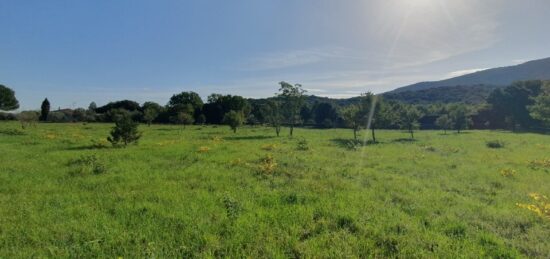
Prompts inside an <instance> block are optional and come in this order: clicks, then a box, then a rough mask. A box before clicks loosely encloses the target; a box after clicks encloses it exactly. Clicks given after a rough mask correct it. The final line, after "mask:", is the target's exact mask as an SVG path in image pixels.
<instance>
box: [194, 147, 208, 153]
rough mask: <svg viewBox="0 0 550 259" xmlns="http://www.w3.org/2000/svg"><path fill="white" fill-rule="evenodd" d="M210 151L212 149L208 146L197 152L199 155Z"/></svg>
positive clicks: (200, 148)
mask: <svg viewBox="0 0 550 259" xmlns="http://www.w3.org/2000/svg"><path fill="white" fill-rule="evenodd" d="M208 151H210V148H209V147H206V146H202V147H199V149H198V150H197V152H199V153H206V152H208Z"/></svg>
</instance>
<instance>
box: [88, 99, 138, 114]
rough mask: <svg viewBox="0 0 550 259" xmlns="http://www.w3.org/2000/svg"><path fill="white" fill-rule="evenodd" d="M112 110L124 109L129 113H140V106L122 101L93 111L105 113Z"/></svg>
mask: <svg viewBox="0 0 550 259" xmlns="http://www.w3.org/2000/svg"><path fill="white" fill-rule="evenodd" d="M113 109H124V110H127V111H130V112H131V111H140V110H141V106H140V105H139V103H137V102H134V101H130V100H122V101H116V102H110V103H108V104H106V105H104V106H101V107H99V108H96V109H95V111H96V112H97V113H107V112H109V111H111V110H113Z"/></svg>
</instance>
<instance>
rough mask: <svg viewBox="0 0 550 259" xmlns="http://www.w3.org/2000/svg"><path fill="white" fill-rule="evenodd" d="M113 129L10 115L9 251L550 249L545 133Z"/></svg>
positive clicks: (4, 219) (4, 158) (1, 172)
mask: <svg viewBox="0 0 550 259" xmlns="http://www.w3.org/2000/svg"><path fill="white" fill-rule="evenodd" d="M110 127H111V125H110V124H87V125H83V124H39V125H37V126H36V127H32V128H29V129H27V130H24V131H23V130H20V126H19V124H17V123H15V122H10V123H0V158H1V163H0V258H14V257H31V256H35V257H110V258H112V257H117V256H122V257H127V258H135V257H153V256H156V257H175V256H179V257H185V258H189V257H222V256H231V257H251V258H258V257H390V256H397V257H447V258H454V257H475V258H477V257H480V256H482V257H483V256H491V257H504V258H506V257H541V258H548V257H550V238H549V235H550V217H547V216H546V215H544V214H542V215H539V214H537V213H536V212H534V211H531V210H529V209H526V208H523V207H521V206H518V205H517V203H520V204H527V205H528V204H539V202H541V200H544V198H543V197H539V201H535V200H534V199H533V198H531V197H530V196H529V194H530V193H538V194H541V195H546V196H550V162H549V160H547V159H550V136H548V135H539V134H529V133H525V134H516V133H510V132H503V131H501V132H499V131H468V132H465V133H464V134H460V135H457V134H454V133H453V134H448V135H443V133H442V132H439V131H420V132H417V133H416V134H415V137H416V139H417V140H416V141H405V140H404V139H403V138H407V137H408V134H407V133H404V132H401V131H379V132H378V133H377V138H378V139H379V140H380V143H378V144H375V145H368V146H364V147H361V146H359V145H358V146H353V145H349V144H348V141H349V140H350V139H351V137H352V131H351V130H345V129H330V130H317V129H295V132H294V134H295V136H294V138H288V137H286V134H288V132H287V130H286V129H284V130H283V132H282V134H283V135H285V136H281V137H279V138H277V137H275V136H274V135H275V133H274V130H273V129H271V128H262V127H245V128H242V129H239V131H237V133H236V134H233V133H232V132H231V131H230V130H229V128H228V127H225V126H218V127H214V126H205V127H202V126H191V127H187V128H186V129H184V130H182V128H181V127H177V126H168V125H153V126H151V127H147V126H140V130H141V131H143V137H142V138H141V140H140V142H139V145H137V146H136V145H130V146H128V147H127V148H111V147H110V146H109V145H108V144H107V142H106V141H105V138H106V136H107V135H108V134H109V130H110ZM363 134H364V133H363ZM302 139H305V140H306V141H303V140H302ZM495 140H498V141H501V142H503V143H504V147H502V148H489V147H487V146H486V142H487V141H495Z"/></svg>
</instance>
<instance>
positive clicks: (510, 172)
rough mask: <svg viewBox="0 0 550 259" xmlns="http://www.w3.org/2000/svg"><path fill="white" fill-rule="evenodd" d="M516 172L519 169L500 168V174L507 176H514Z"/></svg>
mask: <svg viewBox="0 0 550 259" xmlns="http://www.w3.org/2000/svg"><path fill="white" fill-rule="evenodd" d="M516 173H517V171H516V170H514V169H511V168H504V169H501V170H500V174H501V175H502V176H505V177H513V176H515V175H516Z"/></svg>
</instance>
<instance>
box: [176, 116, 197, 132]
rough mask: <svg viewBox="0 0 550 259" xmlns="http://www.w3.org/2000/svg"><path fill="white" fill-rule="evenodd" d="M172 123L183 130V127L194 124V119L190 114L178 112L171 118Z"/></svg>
mask: <svg viewBox="0 0 550 259" xmlns="http://www.w3.org/2000/svg"><path fill="white" fill-rule="evenodd" d="M172 121H173V122H175V123H176V124H181V125H183V128H184V129H185V126H186V125H191V124H193V122H195V119H194V118H193V115H191V114H190V113H187V112H178V114H177V115H176V116H174V117H172Z"/></svg>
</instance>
